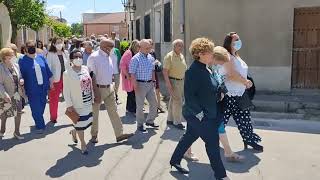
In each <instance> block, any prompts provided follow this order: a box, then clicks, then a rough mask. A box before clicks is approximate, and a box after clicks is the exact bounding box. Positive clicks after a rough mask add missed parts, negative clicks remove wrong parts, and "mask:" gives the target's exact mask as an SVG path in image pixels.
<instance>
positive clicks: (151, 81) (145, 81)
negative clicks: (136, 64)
mask: <svg viewBox="0 0 320 180" xmlns="http://www.w3.org/2000/svg"><path fill="white" fill-rule="evenodd" d="M137 81H138V82H144V83H149V82H152V80H147V81H145V80H137Z"/></svg>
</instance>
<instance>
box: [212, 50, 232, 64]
mask: <svg viewBox="0 0 320 180" xmlns="http://www.w3.org/2000/svg"><path fill="white" fill-rule="evenodd" d="M213 58H215V59H216V60H217V61H223V62H228V61H230V55H229V52H228V51H227V50H226V49H225V48H224V47H222V46H216V47H215V48H214V49H213Z"/></svg>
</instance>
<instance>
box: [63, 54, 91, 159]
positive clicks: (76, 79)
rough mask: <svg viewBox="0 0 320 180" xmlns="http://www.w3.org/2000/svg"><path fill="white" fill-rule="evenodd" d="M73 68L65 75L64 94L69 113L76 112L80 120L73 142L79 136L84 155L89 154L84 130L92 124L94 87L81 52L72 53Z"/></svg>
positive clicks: (74, 131) (72, 133)
mask: <svg viewBox="0 0 320 180" xmlns="http://www.w3.org/2000/svg"><path fill="white" fill-rule="evenodd" d="M70 62H71V68H67V70H66V71H65V72H64V74H63V78H64V82H65V85H64V87H63V94H64V98H65V101H66V106H67V111H70V112H76V113H77V114H78V115H79V120H78V122H77V123H74V130H71V132H70V134H71V135H72V138H73V141H74V142H75V143H77V142H78V140H77V136H76V134H78V136H79V139H80V142H81V152H82V154H84V155H86V154H88V151H87V147H86V142H85V139H84V130H86V129H87V128H88V127H90V126H91V124H92V119H93V118H92V103H93V86H92V79H91V77H90V74H89V69H88V68H87V67H86V66H84V65H83V59H82V53H81V52H80V51H79V50H73V51H72V52H71V53H70Z"/></svg>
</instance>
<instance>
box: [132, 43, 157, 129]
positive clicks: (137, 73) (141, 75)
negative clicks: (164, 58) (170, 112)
mask: <svg viewBox="0 0 320 180" xmlns="http://www.w3.org/2000/svg"><path fill="white" fill-rule="evenodd" d="M150 51H151V44H150V42H149V40H147V39H143V40H141V41H140V51H139V52H138V53H137V54H136V55H135V56H133V57H132V60H131V62H130V65H129V73H130V76H131V80H132V83H133V87H134V91H135V95H136V104H137V108H136V119H137V126H138V127H137V129H138V131H141V132H146V131H147V130H146V129H145V126H144V123H145V122H146V126H149V127H153V128H158V127H159V126H158V125H156V124H155V123H154V120H155V118H156V116H157V108H158V107H157V100H156V95H155V92H154V85H155V84H154V83H155V72H154V64H153V61H154V58H153V57H152V55H150V54H149V53H150ZM145 98H147V100H148V102H149V106H150V107H149V114H148V116H147V119H146V120H145V118H144V113H143V105H144V100H145Z"/></svg>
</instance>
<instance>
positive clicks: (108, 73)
mask: <svg viewBox="0 0 320 180" xmlns="http://www.w3.org/2000/svg"><path fill="white" fill-rule="evenodd" d="M113 47H114V43H113V41H112V40H108V39H105V38H103V39H102V41H101V43H100V50H98V51H96V52H94V53H92V54H91V56H90V57H89V59H88V68H89V69H90V72H93V74H94V76H95V82H96V84H97V85H96V87H95V88H97V89H96V90H95V92H97V93H95V103H94V105H93V122H92V129H91V135H92V139H91V142H93V143H97V142H98V139H97V137H98V127H99V126H98V119H99V110H100V104H101V100H102V101H104V104H105V105H106V109H107V112H108V115H109V118H110V120H111V123H112V126H113V130H114V133H115V136H116V140H117V142H119V141H123V140H125V139H128V138H130V137H131V136H133V134H124V133H123V126H122V122H121V119H120V117H119V114H118V112H117V106H116V101H115V95H114V88H113V85H112V77H113V65H112V59H111V58H110V53H111V51H112V48H113Z"/></svg>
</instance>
